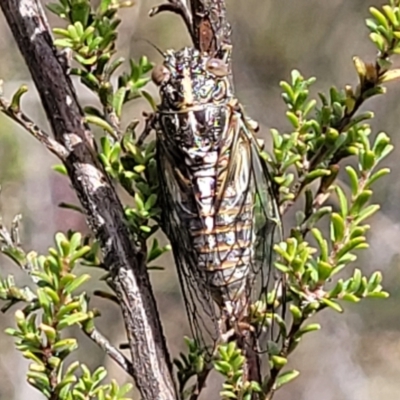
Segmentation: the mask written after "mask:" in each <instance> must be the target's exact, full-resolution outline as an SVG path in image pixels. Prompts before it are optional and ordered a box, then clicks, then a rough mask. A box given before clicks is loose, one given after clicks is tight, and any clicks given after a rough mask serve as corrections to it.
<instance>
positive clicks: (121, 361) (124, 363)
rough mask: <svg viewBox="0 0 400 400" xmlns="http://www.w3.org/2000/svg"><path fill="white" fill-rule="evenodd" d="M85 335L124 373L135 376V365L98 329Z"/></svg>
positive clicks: (86, 332) (93, 329)
mask: <svg viewBox="0 0 400 400" xmlns="http://www.w3.org/2000/svg"><path fill="white" fill-rule="evenodd" d="M84 332H85V334H86V335H87V336H88V337H89V338H90V339H92V340H93V342H95V343H96V344H97V345H98V346H99V347H100V348H101V349H103V350H104V352H105V353H106V354H107V355H108V356H110V357H111V358H112V359H113V360H114V361H115V362H116V363H117V364H118V365H119V366H120V367H121V368H122V369H123V370H124V371H126V372H127V373H128V374H129V375H130V376H133V375H134V370H133V365H132V363H131V361H130V360H128V359H127V358H126V357H125V356H124V355H123V354H122V353H121V352H120V351H119V350H118V349H117V348H116V347H114V346H113V345H112V344H111V343H110V342H109V340H108V339H107V338H106V337H105V336H103V335H102V334H101V333H100V332H99V331H98V330H97V329H96V328H92V329H91V331H86V330H84Z"/></svg>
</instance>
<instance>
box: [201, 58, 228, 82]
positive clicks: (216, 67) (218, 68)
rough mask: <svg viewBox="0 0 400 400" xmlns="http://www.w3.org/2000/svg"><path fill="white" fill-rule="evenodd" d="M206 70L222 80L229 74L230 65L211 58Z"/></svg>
mask: <svg viewBox="0 0 400 400" xmlns="http://www.w3.org/2000/svg"><path fill="white" fill-rule="evenodd" d="M206 68H207V71H209V72H211V73H212V74H214V75H215V76H218V77H221V78H222V77H224V76H227V75H228V74H229V69H228V65H227V64H226V63H225V62H224V61H222V60H220V59H218V58H210V59H209V60H208V61H207V64H206Z"/></svg>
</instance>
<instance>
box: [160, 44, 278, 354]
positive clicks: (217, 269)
mask: <svg viewBox="0 0 400 400" xmlns="http://www.w3.org/2000/svg"><path fill="white" fill-rule="evenodd" d="M152 79H153V81H154V83H155V84H156V85H158V87H159V91H160V97H161V103H160V105H159V106H158V109H157V112H156V113H155V116H154V119H153V127H154V129H155V131H156V135H157V139H156V143H157V147H156V154H157V164H158V173H159V175H158V176H159V183H160V197H161V199H160V201H161V208H162V226H163V228H164V230H165V232H166V234H167V236H168V238H169V240H170V242H171V245H172V249H173V254H174V258H175V262H176V265H177V271H178V276H179V280H180V284H181V287H182V292H183V296H184V301H185V306H186V310H187V314H188V318H189V321H190V325H191V329H192V332H193V335H194V337H195V338H196V339H197V341H198V342H199V343H201V344H204V346H205V347H206V348H207V349H210V348H211V349H212V348H213V346H210V343H211V344H212V345H215V343H217V342H218V340H221V337H223V335H224V334H226V333H229V332H230V331H231V330H232V331H233V332H234V333H233V334H234V335H238V332H241V329H242V331H243V329H245V330H247V331H251V329H252V328H251V327H250V326H249V324H250V322H249V320H250V305H251V304H252V303H253V302H254V301H256V300H258V299H259V298H260V296H261V295H262V294H265V292H266V288H267V287H268V283H269V281H270V280H271V279H270V277H271V251H272V250H271V247H272V244H273V242H274V232H275V231H276V229H275V228H276V227H277V226H278V225H279V221H280V220H279V213H278V208H277V204H276V196H275V195H274V190H273V184H272V181H271V178H270V175H269V173H268V169H267V165H266V163H265V161H264V159H263V158H262V156H261V149H260V146H259V144H258V141H257V138H256V136H255V131H254V128H255V124H254V122H253V121H251V120H250V119H249V118H247V117H246V116H245V114H244V111H243V109H242V107H241V106H240V104H239V102H238V101H237V99H236V98H235V96H234V92H233V85H232V78H231V73H230V67H229V63H228V60H227V59H220V58H218V59H217V58H212V57H211V56H209V55H207V54H204V53H200V52H199V51H198V50H196V49H194V48H184V49H183V50H180V51H167V52H166V53H165V54H164V62H163V64H162V65H160V66H158V67H155V68H154V70H153V74H152ZM243 327H244V328H243ZM239 335H240V333H239ZM236 337H237V336H236Z"/></svg>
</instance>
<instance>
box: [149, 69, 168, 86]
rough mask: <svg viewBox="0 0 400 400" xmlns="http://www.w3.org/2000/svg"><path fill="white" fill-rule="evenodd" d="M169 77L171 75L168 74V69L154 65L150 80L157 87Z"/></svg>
mask: <svg viewBox="0 0 400 400" xmlns="http://www.w3.org/2000/svg"><path fill="white" fill-rule="evenodd" d="M170 76H171V73H170V72H169V69H168V68H167V67H165V66H164V65H156V66H155V67H154V68H153V72H152V73H151V79H152V81H153V82H154V83H155V84H156V85H157V86H160V85H161V84H162V83H163V82H166V81H167V80H168V79H169V77H170Z"/></svg>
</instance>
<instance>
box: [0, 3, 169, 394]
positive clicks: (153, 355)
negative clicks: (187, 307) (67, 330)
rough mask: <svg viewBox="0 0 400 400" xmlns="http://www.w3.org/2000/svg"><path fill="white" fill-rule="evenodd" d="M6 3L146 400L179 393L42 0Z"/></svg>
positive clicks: (142, 271) (140, 270)
mask: <svg viewBox="0 0 400 400" xmlns="http://www.w3.org/2000/svg"><path fill="white" fill-rule="evenodd" d="M0 6H1V8H2V10H3V12H4V15H5V17H6V20H7V22H8V24H9V26H10V29H11V31H12V33H13V35H14V38H15V40H16V42H17V44H18V47H19V49H20V51H21V53H22V55H23V57H24V59H25V61H26V64H27V65H28V68H29V70H30V73H31V75H32V78H33V80H34V82H35V84H36V87H37V90H38V92H39V95H40V98H41V101H42V104H43V107H44V109H45V111H46V115H47V118H48V120H49V122H50V124H51V127H52V130H53V134H54V137H55V139H56V140H57V141H58V142H59V143H60V144H62V145H63V146H64V147H65V148H66V149H67V150H68V156H67V157H66V158H65V159H64V163H65V166H66V168H67V170H68V174H69V177H70V179H71V182H72V185H73V187H74V189H75V190H76V193H77V195H78V197H79V199H80V201H81V203H82V206H83V207H84V209H85V211H86V215H87V220H88V223H89V225H90V228H91V229H92V231H93V233H94V234H95V236H96V237H97V239H99V240H100V242H101V247H102V251H103V255H104V263H105V265H106V266H107V268H108V269H109V270H110V272H111V276H112V285H113V287H114V289H115V291H116V293H117V296H118V297H119V300H120V303H121V308H122V311H123V316H124V320H125V324H126V330H127V335H128V340H129V344H130V350H131V355H132V365H133V370H134V373H133V377H134V379H135V382H136V385H137V387H138V389H139V391H140V393H141V396H142V398H143V399H146V400H156V399H159V400H171V399H175V398H176V394H175V388H174V383H173V379H172V374H171V364H170V361H169V356H168V352H167V349H166V345H165V339H164V337H163V333H162V328H161V323H160V320H159V317H158V312H157V308H156V303H155V299H154V295H153V293H152V289H151V286H150V282H149V276H148V273H147V271H146V266H145V265H144V264H143V263H142V262H141V261H140V260H141V257H140V254H139V252H138V250H137V249H136V248H135V247H134V246H133V244H132V240H131V238H130V237H129V233H128V230H127V228H126V226H125V221H124V214H123V209H122V205H121V203H120V201H119V199H118V197H117V194H116V192H115V190H114V188H113V187H112V185H111V182H110V180H109V179H108V177H107V175H106V174H105V172H104V170H103V168H102V166H101V164H100V163H99V162H98V159H97V152H96V146H95V144H94V141H93V137H92V134H91V132H90V130H89V128H88V127H87V126H86V125H85V124H84V122H83V112H82V109H81V107H80V106H79V103H78V101H77V98H76V94H75V91H74V88H73V86H72V83H71V80H70V79H69V77H68V75H67V74H66V69H65V67H64V65H63V63H62V62H60V58H59V57H58V56H57V53H56V50H55V48H54V46H53V44H52V37H51V34H50V31H49V27H48V24H47V20H46V17H45V15H44V13H43V10H42V8H41V5H40V3H39V1H37V0H1V1H0Z"/></svg>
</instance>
